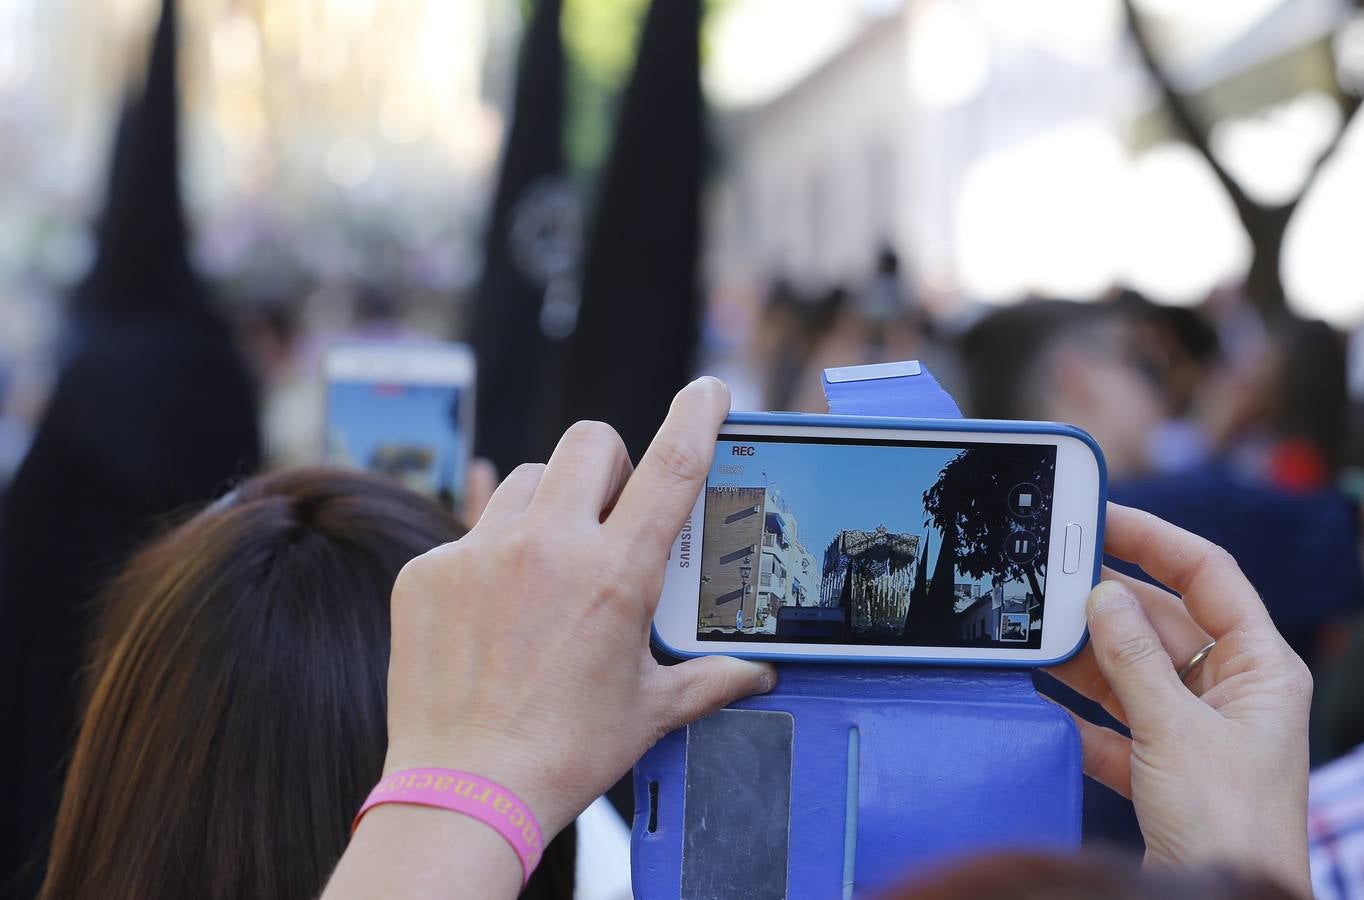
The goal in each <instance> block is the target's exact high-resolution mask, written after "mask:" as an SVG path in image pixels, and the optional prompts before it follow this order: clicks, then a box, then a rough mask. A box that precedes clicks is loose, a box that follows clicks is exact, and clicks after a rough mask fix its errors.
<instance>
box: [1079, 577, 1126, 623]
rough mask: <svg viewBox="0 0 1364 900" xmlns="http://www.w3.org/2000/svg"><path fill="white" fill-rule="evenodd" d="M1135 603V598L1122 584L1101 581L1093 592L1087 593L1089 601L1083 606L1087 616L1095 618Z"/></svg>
mask: <svg viewBox="0 0 1364 900" xmlns="http://www.w3.org/2000/svg"><path fill="white" fill-rule="evenodd" d="M1136 602H1137V598H1136V597H1135V596H1133V594H1132V592H1131V591H1129V590H1128V589H1127V586H1126V585H1124V584H1123V583H1122V582H1119V581H1101V582H1099V583H1098V584H1096V585H1095V586H1094V590H1092V591H1090V592H1089V599H1088V600H1087V601H1086V603H1085V606H1086V611H1087V612H1088V613H1089V615H1091V616H1096V615H1098V614H1099V613H1102V612H1107V611H1108V610H1111V609H1120V608H1122V607H1124V606H1132V605H1134V604H1136Z"/></svg>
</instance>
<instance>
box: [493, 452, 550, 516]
mask: <svg viewBox="0 0 1364 900" xmlns="http://www.w3.org/2000/svg"><path fill="white" fill-rule="evenodd" d="M544 473H545V464H544V463H522V464H521V465H519V466H517V467H516V468H515V469H512V472H511V474H510V475H508V476H507V477H506V479H505V480H504V481H503V482H502V483H501V484H500V485H498V487H497V490H495V491H493V495H492V497H490V498H489V499H488V503H487V505H486V506H484V507H483V515H481V516H479V519H478V524H480V525H482V524H484V523H487V524H494V523H497V522H503V521H506V520H507V519H510V518H512V517H513V516H516V515H519V514H520V513H523V512H525V511H526V507H527V506H529V505H530V501H531V498H533V497H534V496H535V490H536V488H537V487H539V486H540V479H541V478H542V477H543V476H544Z"/></svg>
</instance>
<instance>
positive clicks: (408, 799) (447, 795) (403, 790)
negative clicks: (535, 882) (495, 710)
mask: <svg viewBox="0 0 1364 900" xmlns="http://www.w3.org/2000/svg"><path fill="white" fill-rule="evenodd" d="M381 803H411V804H414V805H416V806H434V807H437V808H439V809H448V810H450V811H452V812H457V813H463V814H464V815H466V816H471V817H473V818H475V819H478V820H479V821H480V822H482V823H483V824H485V825H487V826H488V827H489V828H492V829H493V830H494V831H496V832H497V833H498V834H500V835H502V837H503V838H504V839H506V841H507V843H508V844H511V848H512V850H513V851H515V852H516V855H517V857H519V858H520V860H521V870H522V872H523V873H524V874H523V876H522V878H521V885H522V887H524V886H525V884H526V882H527V881H529V880H530V873H531V872H534V871H535V867H536V866H537V865H539V863H540V854H541V853H543V852H544V846H543V843H542V838H541V835H540V823H539V822H537V821H536V820H535V814H534V813H532V812H531V811H530V807H528V806H526V804H525V803H523V802H521V798H520V797H518V796H516V795H515V794H513V793H512V792H511V791H509V790H507V789H506V788H504V787H503V786H502V785H500V784H498V783H497V782H495V781H489V780H488V779H486V778H483V777H481V776H478V775H474V774H471V773H469V772H456V771H454V770H453V769H404V770H403V771H401V772H394V773H393V774H392V775H389V776H388V777H387V778H385V779H384V780H383V781H381V782H379V783H378V784H377V785H375V786H374V790H372V791H370V792H369V796H368V797H366V798H365V804H364V806H361V807H360V811H359V812H358V813H356V814H355V821H354V822H353V823H351V826H350V830H351V834H354V833H355V829H356V828H357V827H358V826H359V825H360V819H361V818H362V817H363V816H364V814H365V813H367V812H369V811H370V810H371V809H372V808H374V807H376V806H378V805H379V804H381Z"/></svg>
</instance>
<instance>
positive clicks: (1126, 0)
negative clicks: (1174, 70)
mask: <svg viewBox="0 0 1364 900" xmlns="http://www.w3.org/2000/svg"><path fill="white" fill-rule="evenodd" d="M1122 6H1123V10H1124V12H1125V13H1126V14H1127V28H1128V31H1129V32H1130V33H1131V35H1132V41H1133V43H1134V44H1136V47H1137V53H1138V54H1139V55H1140V56H1141V61H1142V63H1143V65H1145V67H1146V71H1147V72H1148V73H1149V74H1150V76H1151V79H1152V80H1153V81H1154V82H1155V83H1156V87H1157V88H1159V89H1160V94H1161V97H1162V99H1164V101H1165V108H1166V110H1167V111H1168V112H1169V113H1170V118H1172V119H1174V121H1175V125H1176V126H1177V127H1178V128H1179V130H1180V132H1181V133H1182V134H1183V136H1184V140H1185V141H1187V142H1188V143H1189V144H1190V146H1192V147H1193V148H1194V149H1195V150H1197V151H1198V153H1199V155H1200V156H1202V157H1203V158H1204V159H1206V160H1207V161H1208V165H1210V166H1211V167H1212V171H1213V174H1214V175H1216V176H1217V180H1218V181H1219V182H1220V183H1221V184H1222V187H1223V188H1224V189H1225V190H1226V192H1227V194H1228V195H1229V196H1230V197H1231V202H1232V204H1233V205H1235V207H1236V212H1237V214H1238V215H1239V216H1240V218H1241V221H1242V223H1243V224H1244V225H1246V227H1247V230H1249V228H1250V227H1251V222H1252V220H1253V219H1254V218H1255V217H1256V216H1257V214H1258V213H1259V212H1260V205H1259V204H1258V203H1256V202H1255V201H1254V200H1252V199H1251V198H1250V195H1249V194H1247V193H1246V192H1245V189H1244V188H1242V187H1241V184H1240V182H1238V181H1237V180H1236V179H1235V178H1233V177H1232V175H1231V173H1230V172H1228V171H1227V169H1226V167H1225V166H1223V165H1222V163H1221V162H1220V161H1219V160H1218V159H1217V157H1216V156H1215V155H1213V152H1212V140H1211V138H1210V136H1209V134H1208V129H1207V128H1205V127H1204V125H1203V123H1202V122H1201V121H1199V118H1198V116H1197V115H1196V114H1195V113H1194V110H1193V105H1192V103H1191V102H1190V100H1189V98H1188V97H1186V96H1185V95H1183V94H1181V93H1180V92H1179V91H1177V90H1175V87H1174V84H1173V83H1172V82H1171V81H1170V75H1169V73H1168V72H1166V71H1165V67H1164V66H1163V65H1162V64H1161V62H1160V60H1159V59H1157V58H1156V53H1155V49H1154V47H1153V46H1152V44H1151V35H1150V32H1148V31H1147V29H1146V23H1145V22H1144V21H1142V18H1141V15H1140V14H1139V13H1138V12H1137V7H1136V3H1135V2H1134V0H1122Z"/></svg>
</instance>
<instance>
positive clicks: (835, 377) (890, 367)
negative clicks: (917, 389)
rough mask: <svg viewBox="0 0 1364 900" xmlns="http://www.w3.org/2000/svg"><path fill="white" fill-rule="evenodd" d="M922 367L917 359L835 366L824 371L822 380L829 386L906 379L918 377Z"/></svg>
mask: <svg viewBox="0 0 1364 900" xmlns="http://www.w3.org/2000/svg"><path fill="white" fill-rule="evenodd" d="M922 372H923V367H922V366H920V365H919V361H918V360H917V359H906V360H902V361H901V362H888V363H873V364H872V365H869V366H836V367H834V368H832V369H825V370H824V378H825V380H827V381H828V382H829V383H830V384H847V383H848V382H851V381H880V380H881V379H883V378H908V377H910V376H913V375H919V374H921V373H922Z"/></svg>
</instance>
